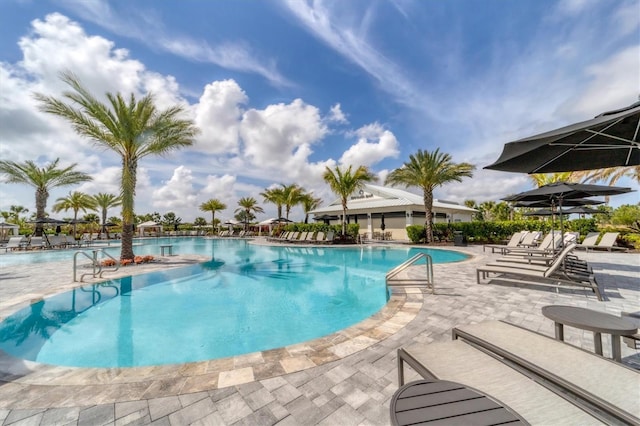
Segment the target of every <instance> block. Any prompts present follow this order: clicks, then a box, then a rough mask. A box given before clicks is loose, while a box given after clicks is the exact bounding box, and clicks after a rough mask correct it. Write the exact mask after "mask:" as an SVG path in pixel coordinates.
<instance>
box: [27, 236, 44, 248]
mask: <svg viewBox="0 0 640 426" xmlns="http://www.w3.org/2000/svg"><path fill="white" fill-rule="evenodd" d="M46 247H47V245H46V241H45V240H44V238H43V237H31V238H29V245H27V250H35V249H44V248H46Z"/></svg>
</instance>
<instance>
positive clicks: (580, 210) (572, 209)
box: [524, 206, 603, 216]
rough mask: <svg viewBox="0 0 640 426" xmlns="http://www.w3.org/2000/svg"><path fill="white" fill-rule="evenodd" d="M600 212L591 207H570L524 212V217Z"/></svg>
mask: <svg viewBox="0 0 640 426" xmlns="http://www.w3.org/2000/svg"><path fill="white" fill-rule="evenodd" d="M601 213H603V212H601V211H600V210H595V209H592V208H591V207H586V206H582V207H570V208H568V209H564V210H559V209H558V210H552V209H547V208H544V209H539V210H535V211H532V212H526V213H525V214H524V215H525V216H554V215H565V214H601Z"/></svg>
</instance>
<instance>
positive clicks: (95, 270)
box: [73, 249, 120, 282]
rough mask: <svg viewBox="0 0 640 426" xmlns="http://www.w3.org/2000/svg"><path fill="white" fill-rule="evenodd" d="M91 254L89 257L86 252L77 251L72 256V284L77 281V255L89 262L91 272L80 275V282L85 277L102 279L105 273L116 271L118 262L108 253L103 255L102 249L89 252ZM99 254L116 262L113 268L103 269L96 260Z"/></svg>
mask: <svg viewBox="0 0 640 426" xmlns="http://www.w3.org/2000/svg"><path fill="white" fill-rule="evenodd" d="M91 252H92V255H89V253H88V252H87V251H77V252H75V253H74V254H73V282H77V281H78V279H77V277H76V273H77V272H78V255H79V254H82V255H83V256H85V257H86V258H87V259H89V260H90V261H91V269H92V271H91V272H87V273H84V274H82V275H80V282H83V281H82V280H83V279H84V277H85V276H87V275H91V276H92V277H93V278H96V277H99V278H102V274H104V273H105V272H114V271H117V270H118V268H119V267H120V262H118V261H117V260H116V259H114V258H113V257H111V256H110V255H109V254H108V253H105V252H104V251H103V250H102V249H96V250H91ZM100 253H101V254H103V255H104V256H106V257H108V258H110V259H112V260H114V261H115V262H116V263H115V267H114V268H109V269H103V266H102V263H101V262H100V260H99V259H98V254H100Z"/></svg>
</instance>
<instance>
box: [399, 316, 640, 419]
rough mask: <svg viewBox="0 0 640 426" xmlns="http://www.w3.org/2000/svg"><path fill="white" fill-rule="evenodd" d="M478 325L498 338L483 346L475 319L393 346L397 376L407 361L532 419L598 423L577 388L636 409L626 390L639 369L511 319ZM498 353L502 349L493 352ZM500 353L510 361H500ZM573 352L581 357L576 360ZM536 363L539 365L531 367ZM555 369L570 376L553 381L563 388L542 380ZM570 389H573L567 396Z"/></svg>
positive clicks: (630, 389) (553, 374) (633, 411)
mask: <svg viewBox="0 0 640 426" xmlns="http://www.w3.org/2000/svg"><path fill="white" fill-rule="evenodd" d="M496 323H497V324H496ZM477 326H479V327H482V328H483V329H484V328H486V330H487V333H485V334H487V336H486V338H487V339H490V338H492V337H496V338H498V339H499V340H497V341H490V342H489V343H487V344H484V345H480V344H478V343H476V342H480V343H484V342H483V340H484V339H483V337H485V335H484V334H481V333H482V331H483V330H481V329H479V328H472V327H476V325H474V326H459V327H456V328H454V330H453V336H454V339H455V340H452V341H448V342H437V343H428V344H427V343H413V344H410V345H407V346H403V347H402V348H400V349H398V356H397V358H398V376H399V377H398V383H399V384H400V385H402V384H403V383H404V365H405V364H407V365H409V366H410V367H411V369H413V370H414V371H416V372H417V373H418V374H419V375H420V376H422V377H425V378H427V379H432V378H435V379H439V380H449V381H453V382H457V383H460V384H462V385H464V386H467V387H471V388H473V389H477V390H479V391H481V392H484V393H485V394H487V395H490V396H491V397H493V398H495V399H497V400H498V401H499V402H500V403H501V405H502V404H504V405H507V406H508V407H509V408H511V409H512V410H514V411H515V412H516V413H518V414H519V415H520V416H522V417H523V418H524V419H525V421H527V422H528V423H529V424H550V425H551V424H601V423H603V421H602V420H598V419H599V417H597V416H598V415H599V413H598V410H597V409H595V410H594V409H593V405H583V404H579V403H578V402H577V401H576V400H575V398H573V394H574V393H578V394H581V395H583V394H587V398H592V399H596V398H597V401H598V402H602V401H603V400H604V402H603V403H602V404H601V405H605V406H606V407H607V408H609V407H611V406H620V405H622V406H623V407H624V409H625V410H629V411H630V412H631V414H630V416H629V417H633V416H634V415H637V414H636V411H637V408H636V407H633V405H632V404H634V402H635V401H634V398H633V396H631V395H634V390H633V389H634V387H635V386H637V377H635V376H634V374H637V373H634V372H632V371H631V370H630V369H628V368H626V367H623V366H621V365H619V364H616V363H614V362H611V361H610V360H606V359H603V358H601V357H598V356H596V355H593V354H590V353H587V352H585V351H582V350H581V349H578V348H574V347H572V346H570V345H568V344H566V343H563V342H559V341H556V340H554V339H552V338H550V337H546V336H542V335H539V334H538V333H535V332H533V331H529V330H524V329H521V328H519V327H516V326H513V325H510V324H505V323H500V322H499V321H488V322H483V323H480V324H477ZM474 338H475V339H474ZM529 342H531V343H529ZM505 349H506V350H505ZM498 352H499V353H500V354H502V355H500V356H497V355H496V353H498ZM512 352H516V353H517V354H518V355H520V354H521V355H522V356H521V357H520V358H516V361H515V363H514V362H513V361H511V358H510V356H511V353H512ZM549 352H552V354H550V353H549ZM504 358H506V359H509V361H511V362H508V361H503V359H504ZM522 359H524V360H525V361H526V362H527V366H528V367H531V370H530V369H528V368H522V367H520V366H519V365H518V367H517V368H516V367H515V365H516V363H519V361H521V360H522ZM578 359H579V360H580V361H579V362H576V361H575V360H578ZM538 366H539V367H540V368H536V367H538ZM583 366H586V368H585V367H583ZM565 370H566V372H567V375H566V376H565V375H564V372H565ZM585 370H586V371H597V372H599V373H602V372H605V371H606V372H607V373H610V374H611V376H610V377H607V376H604V378H601V376H600V374H585ZM558 376H559V377H561V378H564V377H566V378H567V380H566V381H563V382H562V384H561V385H560V386H558V387H559V388H560V391H558V390H557V387H551V386H549V385H548V384H547V383H548V381H549V380H545V379H546V378H551V379H555V378H557V377H558ZM532 378H533V379H532ZM594 378H596V379H595V380H594ZM617 380H622V381H623V382H622V383H624V384H623V385H622V386H623V387H624V389H621V390H620V391H617V390H616V388H615V385H616V381H617ZM600 381H602V382H604V383H606V387H603V389H598V388H597V386H598V382H600ZM592 388H595V389H592ZM626 392H629V393H626ZM567 394H569V395H571V396H570V397H567V396H566V395H567ZM587 398H585V399H587ZM589 402H591V401H589ZM469 404H471V405H472V404H473V401H469ZM625 414H626V413H625ZM627 418H628V417H627ZM452 423H453V422H452ZM496 423H497V422H495V423H494V424H496ZM456 424H465V421H464V419H462V418H461V419H460V420H459V422H456Z"/></svg>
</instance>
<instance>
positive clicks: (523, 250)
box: [505, 231, 562, 256]
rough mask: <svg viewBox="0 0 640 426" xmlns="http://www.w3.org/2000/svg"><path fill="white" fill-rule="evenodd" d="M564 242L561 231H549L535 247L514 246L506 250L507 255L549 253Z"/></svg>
mask: <svg viewBox="0 0 640 426" xmlns="http://www.w3.org/2000/svg"><path fill="white" fill-rule="evenodd" d="M561 244H562V234H561V233H560V231H551V232H549V233H548V234H547V235H546V236H545V237H544V238H543V239H542V241H541V242H540V245H538V246H537V247H535V248H527V247H513V248H509V249H507V250H506V253H505V255H516V256H522V255H532V254H549V253H553V252H554V251H555V250H557V249H559V248H560V245H561Z"/></svg>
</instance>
